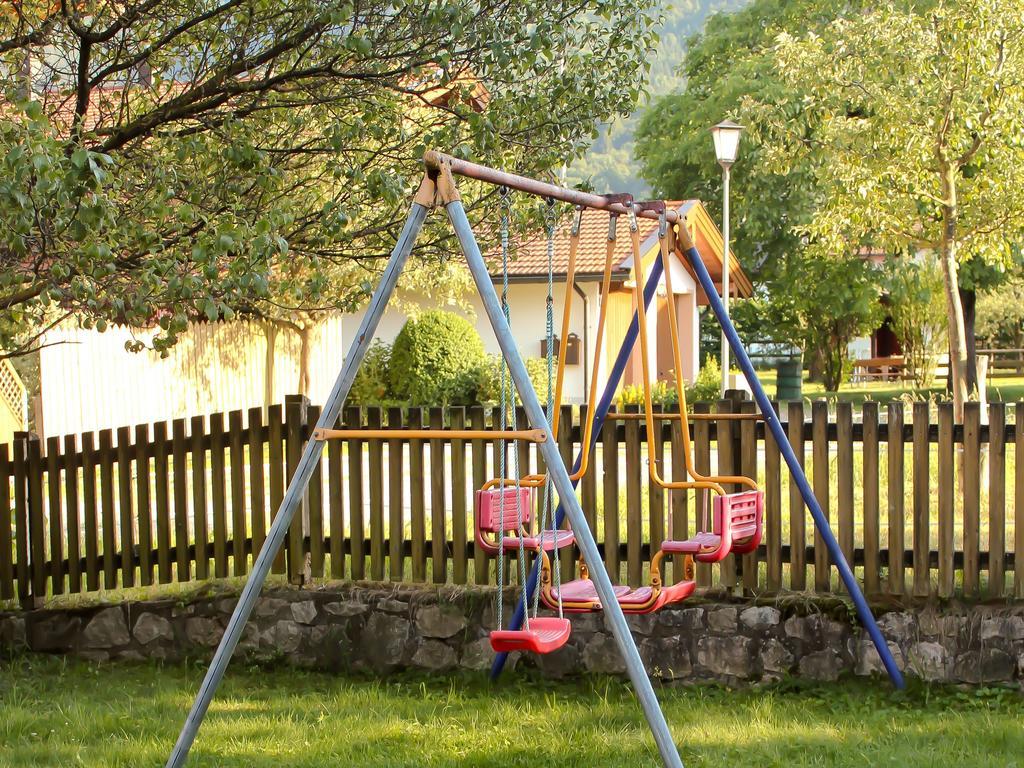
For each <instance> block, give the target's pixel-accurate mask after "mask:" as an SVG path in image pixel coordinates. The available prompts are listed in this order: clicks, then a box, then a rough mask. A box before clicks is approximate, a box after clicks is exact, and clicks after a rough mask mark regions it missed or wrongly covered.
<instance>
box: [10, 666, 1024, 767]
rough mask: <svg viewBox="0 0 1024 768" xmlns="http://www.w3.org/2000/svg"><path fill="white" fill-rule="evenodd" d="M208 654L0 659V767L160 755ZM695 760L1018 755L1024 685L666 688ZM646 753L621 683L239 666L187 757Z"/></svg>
mask: <svg viewBox="0 0 1024 768" xmlns="http://www.w3.org/2000/svg"><path fill="white" fill-rule="evenodd" d="M203 669H204V668H203V667H202V666H199V665H197V666H193V667H188V668H182V667H164V668H160V667H156V666H150V665H140V666H132V665H116V666H110V665H101V666H92V665H87V664H84V663H81V662H73V663H72V662H64V661H62V660H60V659H53V658H42V657H34V658H22V659H19V660H16V661H14V662H7V663H5V665H4V666H3V668H2V672H0V766H44V765H45V766H71V765H74V766H105V767H113V766H155V765H162V764H163V762H164V760H165V759H166V757H167V753H168V751H169V749H170V747H171V745H172V743H173V741H174V739H175V737H176V735H177V733H178V729H179V727H180V726H181V722H182V719H183V718H184V715H185V711H186V710H187V708H188V706H189V704H190V703H191V701H192V696H193V694H194V692H195V690H196V688H197V686H198V684H199V682H200V679H201V676H202V672H203ZM661 698H662V701H663V703H664V706H665V710H666V713H667V716H668V720H669V722H670V724H671V726H672V729H673V732H674V735H675V738H676V740H677V742H678V743H679V745H680V751H681V754H682V757H683V760H684V762H685V764H686V765H687V766H715V767H716V768H720V766H725V765H735V766H786V767H787V768H791V767H792V766H858V767H859V768H861V767H863V766H877V765H892V766H901V768H905V767H906V766H928V768H935V767H936V766H938V765H970V766H993V768H995V767H996V766H999V768H1005V767H1006V766H1019V765H1021V764H1022V761H1024V697H1022V696H1021V695H1020V693H1019V692H1012V691H1009V690H1003V689H1000V690H997V689H979V690H976V691H971V692H959V691H955V690H951V689H928V688H924V687H917V688H914V689H912V690H911V691H910V692H909V693H904V694H897V693H895V692H893V691H891V690H890V689H889V688H888V686H887V684H886V683H885V682H874V683H872V682H861V681H857V682H854V681H850V682H844V683H840V684H836V685H829V686H824V685H823V686H812V687H807V686H804V687H795V686H793V685H778V686H776V687H772V688H767V689H760V690H744V691H730V690H726V689H723V688H718V687H706V688H671V689H666V690H663V691H662V692H661ZM552 764H557V765H561V766H588V768H590V767H597V766H600V767H602V768H604V767H606V766H630V768H634V767H635V766H641V765H643V766H647V765H657V764H658V761H657V756H656V753H655V752H654V748H653V742H652V740H651V738H650V735H649V734H648V732H647V729H646V726H645V724H644V722H643V719H642V717H641V715H640V710H639V707H638V705H637V704H636V702H635V701H634V699H633V698H632V695H631V693H630V690H629V688H628V686H627V685H626V684H624V683H622V682H619V681H617V680H608V679H603V678H595V679H591V680H589V681H586V682H582V683H576V684H556V683H552V682H548V681H542V680H536V679H534V680H525V679H524V678H523V677H522V676H518V677H517V676H511V677H510V678H509V679H508V680H507V681H506V684H504V685H502V686H500V687H496V688H495V687H491V686H490V685H489V684H488V683H486V682H485V681H484V680H483V678H482V675H480V676H462V677H440V678H430V679H425V678H412V677H407V676H399V677H392V678H387V679H377V680H371V679H358V678H344V677H337V676H331V675H326V674H320V673H309V672H299V671H296V670H293V669H287V670H285V669H281V670H267V669H259V670H256V669H245V668H244V667H243V666H241V665H238V666H235V667H234V668H232V669H231V670H230V671H229V673H228V675H227V679H226V681H225V683H224V685H223V687H222V688H221V691H220V695H219V696H218V697H217V698H216V699H215V701H214V703H213V706H212V707H211V709H210V713H209V716H208V718H207V721H206V723H205V725H204V726H203V728H202V730H201V731H200V735H199V739H198V742H197V744H196V746H195V748H194V750H193V753H192V761H191V762H190V763H189V765H190V766H278V765H287V766H289V767H290V768H294V767H297V766H348V765H353V766H535V765H552Z"/></svg>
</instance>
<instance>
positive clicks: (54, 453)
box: [5, 437, 134, 595]
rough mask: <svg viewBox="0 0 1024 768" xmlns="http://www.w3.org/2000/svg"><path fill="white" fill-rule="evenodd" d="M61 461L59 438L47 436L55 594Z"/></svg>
mask: <svg viewBox="0 0 1024 768" xmlns="http://www.w3.org/2000/svg"><path fill="white" fill-rule="evenodd" d="M61 463H62V462H61V455H60V438H57V437H48V438H47V439H46V490H47V504H48V510H47V511H48V512H49V519H50V589H51V590H53V594H55V595H61V594H63V593H64V504H63V503H62V500H61V482H60V481H61V477H60V470H61ZM5 514H6V513H5ZM129 523H130V521H129ZM132 575H134V572H133V574H132Z"/></svg>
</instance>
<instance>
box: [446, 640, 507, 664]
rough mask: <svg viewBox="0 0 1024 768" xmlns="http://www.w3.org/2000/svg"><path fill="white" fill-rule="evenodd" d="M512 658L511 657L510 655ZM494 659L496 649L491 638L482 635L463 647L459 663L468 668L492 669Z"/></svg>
mask: <svg viewBox="0 0 1024 768" xmlns="http://www.w3.org/2000/svg"><path fill="white" fill-rule="evenodd" d="M509 658H511V657H509ZM493 661H494V650H493V649H492V648H491V641H490V639H489V638H486V637H481V638H480V639H479V640H473V641H472V642H470V643H466V644H465V645H464V646H463V647H462V659H461V660H460V661H459V664H460V665H461V666H463V667H465V668H466V669H478V670H481V669H490V666H491V663H492V662H493Z"/></svg>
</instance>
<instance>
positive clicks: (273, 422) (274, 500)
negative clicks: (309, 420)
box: [267, 405, 287, 573]
mask: <svg viewBox="0 0 1024 768" xmlns="http://www.w3.org/2000/svg"><path fill="white" fill-rule="evenodd" d="M267 442H268V443H269V445H268V446H267V457H268V461H267V471H268V472H269V473H270V524H271V525H273V524H274V520H276V519H277V515H278V513H279V512H280V510H281V502H282V501H283V500H284V411H283V410H282V408H281V406H280V405H272V406H270V407H269V408H267ZM286 561H287V558H286V556H285V548H284V547H280V548H279V549H278V551H277V557H275V558H274V565H273V568H272V571H273V572H274V573H284V572H285V571H286V569H287V564H286Z"/></svg>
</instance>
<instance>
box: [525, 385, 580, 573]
mask: <svg viewBox="0 0 1024 768" xmlns="http://www.w3.org/2000/svg"><path fill="white" fill-rule="evenodd" d="M517 411H518V412H521V413H522V422H521V423H522V425H523V426H522V429H528V428H529V425H530V420H529V419H528V418H527V417H526V409H525V408H523V407H522V406H520V407H519V408H518V409H517ZM561 412H562V413H561V416H559V418H558V434H557V435H555V439H557V440H558V453H559V454H560V455H561V457H562V465H563V466H564V467H565V468H566V470H567V471H568V472H569V473H570V474H571V473H572V460H573V442H572V429H573V424H572V406H571V405H563V406H562V407H561ZM516 443H517V445H518V446H519V450H520V451H521V452H522V455H523V458H522V460H521V466H522V469H523V472H524V473H525V472H528V471H529V463H530V446H529V444H528V443H527V442H526V441H525V440H517V441H516ZM550 487H551V489H552V492H551V508H550V510H549V514H550V515H551V517H552V520H554V515H555V508H556V507H557V506H558V494H556V493H555V492H554V484H553V483H552V484H551V485H550ZM571 527H572V526H570V525H569V519H568V517H566V518H565V520H564V521H563V523H562V528H564V529H566V530H569V529H570V528H571ZM575 567H576V558H575V547H563V548H562V575H563V576H565V575H566V574H571V573H573V570H574V568H575ZM566 578H568V577H566Z"/></svg>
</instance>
